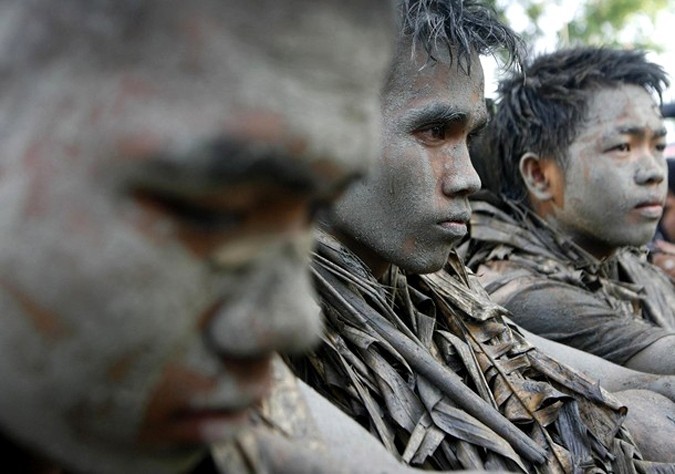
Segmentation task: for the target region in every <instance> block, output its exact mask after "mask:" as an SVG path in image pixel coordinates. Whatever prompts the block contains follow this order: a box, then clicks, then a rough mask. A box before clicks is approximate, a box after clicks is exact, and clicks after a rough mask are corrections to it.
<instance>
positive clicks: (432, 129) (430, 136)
mask: <svg viewBox="0 0 675 474" xmlns="http://www.w3.org/2000/svg"><path fill="white" fill-rule="evenodd" d="M414 135H415V137H416V138H417V139H418V140H419V141H420V142H422V143H423V144H425V145H427V146H434V145H440V144H441V143H443V142H444V141H445V140H447V139H448V127H447V126H446V125H444V124H436V125H429V126H427V127H424V128H420V129H419V130H417V131H416V132H414Z"/></svg>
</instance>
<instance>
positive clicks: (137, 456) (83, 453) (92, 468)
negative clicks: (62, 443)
mask: <svg viewBox="0 0 675 474" xmlns="http://www.w3.org/2000/svg"><path fill="white" fill-rule="evenodd" d="M207 454H208V450H207V448H205V447H195V448H172V449H166V450H159V449H144V448H135V447H131V446H122V447H113V446H110V445H109V444H99V443H98V442H96V441H94V440H85V441H82V440H79V441H78V442H77V443H76V444H75V445H73V446H72V447H69V448H68V449H67V454H66V453H59V454H57V458H58V457H63V459H64V463H63V464H64V466H65V467H66V468H68V469H71V470H73V471H75V472H96V473H100V474H117V473H122V472H123V473H126V474H145V473H150V472H151V473H153V474H179V473H183V472H189V471H190V469H191V468H193V467H194V466H196V465H197V464H198V463H199V462H200V461H201V460H202V459H204V457H205V456H206V455H207Z"/></svg>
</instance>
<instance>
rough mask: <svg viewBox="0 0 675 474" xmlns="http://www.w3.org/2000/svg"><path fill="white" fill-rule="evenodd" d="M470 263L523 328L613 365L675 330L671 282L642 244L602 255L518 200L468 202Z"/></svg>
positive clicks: (466, 250) (488, 198) (487, 197)
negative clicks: (592, 252) (601, 257)
mask: <svg viewBox="0 0 675 474" xmlns="http://www.w3.org/2000/svg"><path fill="white" fill-rule="evenodd" d="M472 208H473V214H472V218H471V241H470V242H469V243H468V245H463V246H462V250H461V251H462V252H464V253H466V255H465V260H466V262H467V265H468V266H469V267H470V268H471V269H472V270H474V271H475V272H476V274H477V275H478V277H479V278H480V281H481V283H482V284H483V286H484V287H485V289H486V290H487V291H488V293H489V294H490V295H491V297H492V299H493V300H494V301H495V302H497V303H499V304H501V305H503V306H505V307H506V308H507V309H509V310H510V311H511V313H512V314H513V320H514V321H515V322H516V323H518V324H519V325H521V326H522V327H524V328H525V329H527V330H529V331H532V332H534V333H536V334H539V335H541V336H543V337H546V338H548V339H552V340H556V341H558V342H561V343H564V344H567V345H570V346H573V347H576V348H577V349H580V350H583V351H586V352H591V353H593V354H595V355H597V356H599V357H603V358H605V359H607V360H610V361H612V362H614V363H617V364H624V363H625V362H626V361H627V360H628V359H630V358H631V357H632V356H633V355H635V354H636V353H638V352H639V351H641V350H643V349H644V348H645V347H647V346H648V345H650V344H652V343H653V342H654V341H656V340H658V339H660V338H662V337H665V336H667V335H670V334H675V288H674V287H673V285H672V283H671V281H670V280H669V279H668V277H667V276H666V275H665V274H664V273H662V272H661V270H660V269H658V268H657V267H656V266H654V265H652V264H651V263H649V262H648V261H647V259H646V252H645V251H643V250H640V249H633V248H624V249H621V250H620V251H619V252H617V253H616V254H615V255H614V256H612V257H610V258H608V259H606V260H604V261H600V260H598V259H596V258H594V257H593V256H591V255H590V254H588V253H587V252H585V251H584V250H583V249H582V248H580V247H579V246H577V245H576V244H574V243H573V242H572V241H571V240H570V239H569V238H567V237H566V236H564V235H561V234H560V233H558V232H556V231H555V230H554V229H552V228H551V227H550V226H548V225H547V224H546V223H545V222H544V221H542V220H541V219H540V218H539V217H538V216H537V215H535V214H534V213H532V212H531V211H530V210H528V209H527V208H526V207H524V206H523V205H520V204H517V203H515V202H513V201H510V200H506V199H504V200H500V199H497V198H495V197H494V196H491V195H487V194H485V195H483V196H482V198H481V199H476V200H474V201H473V202H472Z"/></svg>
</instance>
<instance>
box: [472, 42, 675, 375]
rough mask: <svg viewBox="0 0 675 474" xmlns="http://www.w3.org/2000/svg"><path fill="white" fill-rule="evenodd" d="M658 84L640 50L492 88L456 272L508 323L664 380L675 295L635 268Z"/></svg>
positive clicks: (543, 65)
mask: <svg viewBox="0 0 675 474" xmlns="http://www.w3.org/2000/svg"><path fill="white" fill-rule="evenodd" d="M667 84H668V82H667V78H666V75H665V73H664V71H663V70H662V69H661V67H660V66H658V65H656V64H653V63H650V62H648V61H647V60H646V59H645V55H644V53H643V52H640V51H632V50H617V49H609V48H599V47H585V48H578V49H569V50H562V51H559V52H556V53H552V54H548V55H543V56H540V57H539V58H536V59H535V60H534V61H533V62H532V63H531V64H530V65H529V66H528V67H527V68H525V69H524V71H523V72H522V73H520V74H513V76H512V77H510V78H509V79H507V80H505V81H503V82H502V84H501V86H500V99H499V101H498V106H497V111H496V116H495V118H494V120H493V121H492V123H491V126H490V129H489V135H488V139H487V143H488V150H489V152H488V153H484V157H485V159H487V160H493V166H495V167H500V169H501V170H502V182H501V196H500V197H499V198H497V197H494V196H492V197H489V196H488V197H486V198H484V199H477V200H476V201H475V202H474V203H473V211H474V214H473V217H472V220H471V238H472V241H471V244H470V245H469V249H468V258H467V264H468V265H469V266H470V267H471V268H472V269H473V270H475V272H476V273H477V275H478V277H479V278H480V280H481V282H482V283H483V285H484V286H485V287H486V289H487V290H488V292H489V293H490V294H491V295H492V297H493V298H494V300H495V301H496V302H498V303H500V304H502V305H504V306H505V307H506V308H508V309H509V310H510V311H511V313H512V314H513V318H514V320H515V322H516V323H517V324H519V325H521V326H522V327H524V328H526V329H527V330H529V331H532V332H534V333H536V334H539V335H541V336H543V337H545V338H549V339H552V340H555V341H559V342H562V343H564V344H567V345H570V346H573V347H576V348H578V349H580V350H582V351H587V352H590V353H593V354H596V355H598V356H600V357H603V358H605V359H607V360H609V361H612V362H614V363H616V364H620V365H623V366H626V367H629V368H632V369H635V370H638V371H642V372H650V373H660V374H675V290H674V287H673V285H672V283H671V282H670V281H669V279H668V277H667V276H666V275H665V274H663V273H662V272H661V271H660V270H659V269H657V268H656V266H654V265H652V264H650V263H648V262H647V260H646V250H644V245H645V244H647V243H648V242H649V241H650V239H651V238H652V236H653V235H654V231H655V229H656V226H657V224H658V222H659V218H660V217H661V213H662V210H663V205H664V202H665V198H666V192H667V179H666V178H667V173H666V170H667V168H666V163H665V159H664V156H663V150H664V148H665V144H666V143H665V135H666V130H665V127H664V124H663V121H662V117H661V114H660V110H659V104H658V102H657V100H655V96H658V95H660V93H661V91H662V90H663V89H664V87H666V86H667Z"/></svg>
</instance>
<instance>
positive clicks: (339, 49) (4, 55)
mask: <svg viewBox="0 0 675 474" xmlns="http://www.w3.org/2000/svg"><path fill="white" fill-rule="evenodd" d="M101 5H102V6H101ZM89 8H93V9H98V10H97V11H96V12H95V13H91V12H89V11H88V9H89ZM121 12H123V13H121ZM0 15H1V16H2V17H3V19H11V21H3V22H2V24H1V25H0V26H1V28H2V31H0V33H1V34H0V38H2V40H1V41H0V67H1V68H2V71H3V75H2V76H1V81H2V83H1V86H2V88H1V89H0V90H1V92H0V123H2V143H3V152H2V162H1V173H0V196H1V197H2V200H3V206H2V207H1V209H0V242H2V244H1V245H0V327H1V328H2V330H1V331H0V379H1V380H2V381H3V384H2V385H3V386H2V389H1V390H0V430H1V431H2V434H3V436H5V437H9V438H11V439H13V440H15V441H16V442H18V443H20V444H22V445H25V446H27V447H28V448H29V449H31V450H34V451H35V452H39V453H41V454H43V455H45V456H46V457H48V458H52V459H54V460H55V461H56V462H57V463H59V464H61V465H64V466H67V467H69V468H71V469H73V470H78V471H86V472H90V471H105V472H116V473H120V472H125V473H131V472H153V473H161V472H174V471H179V470H182V469H185V468H187V467H188V466H189V465H190V464H191V463H193V462H195V460H197V459H198V458H199V457H200V456H201V455H202V454H203V446H204V445H205V444H206V443H208V442H210V441H214V440H217V439H222V438H227V437H228V436H230V435H232V434H233V433H235V432H236V431H237V430H238V429H239V428H241V426H242V424H244V423H245V420H246V414H247V410H248V409H249V408H250V406H251V405H252V404H254V403H256V402H257V401H258V400H259V399H260V398H261V397H262V396H263V395H264V394H265V393H266V390H267V389H268V384H269V362H270V356H271V354H272V353H273V352H274V351H300V350H304V349H307V348H308V347H309V346H310V345H311V344H312V343H313V342H315V340H316V338H317V334H318V333H319V331H320V320H319V318H318V311H317V309H316V308H315V306H314V304H313V302H312V296H311V290H310V285H309V284H308V277H307V274H306V268H305V266H306V263H307V260H308V250H309V248H310V244H311V242H310V241H311V239H310V213H311V211H312V209H313V207H314V205H315V203H316V202H317V201H327V200H331V199H332V198H333V197H334V196H335V195H336V194H337V193H339V191H340V190H341V189H342V188H343V187H344V184H345V183H346V182H347V181H349V180H350V179H351V178H352V177H353V175H354V174H355V173H360V172H363V171H364V167H365V166H366V165H367V164H368V162H369V159H370V158H371V157H372V155H373V154H374V153H375V152H376V150H377V149H378V148H379V146H378V141H377V139H376V138H377V136H378V131H377V124H378V117H379V113H378V103H377V92H378V90H379V87H380V85H381V83H382V74H383V72H384V69H385V67H386V66H387V62H388V60H389V58H390V56H389V43H390V41H391V40H390V37H389V33H390V32H389V31H388V28H389V26H390V25H389V23H388V21H389V20H390V18H391V12H390V11H389V7H388V2H386V1H384V0H382V1H373V0H350V1H346V2H345V1H343V0H340V1H337V0H336V1H319V2H317V1H314V0H294V1H284V2H278V1H276V0H240V1H234V0H228V1H223V0H218V1H216V0H192V1H190V2H185V1H178V0H175V1H174V0H170V1H152V0H148V1H127V0H120V1H119V2H108V3H105V2H89V1H80V0H60V1H54V0H50V1H48V2H47V1H44V2H40V1H24V0H21V1H19V0H17V1H14V2H11V1H3V2H0ZM80 17H81V18H80ZM130 18H134V19H133V20H129V19H130ZM374 25H378V27H374ZM391 26H392V27H393V25H391ZM17 48H18V49H17Z"/></svg>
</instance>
